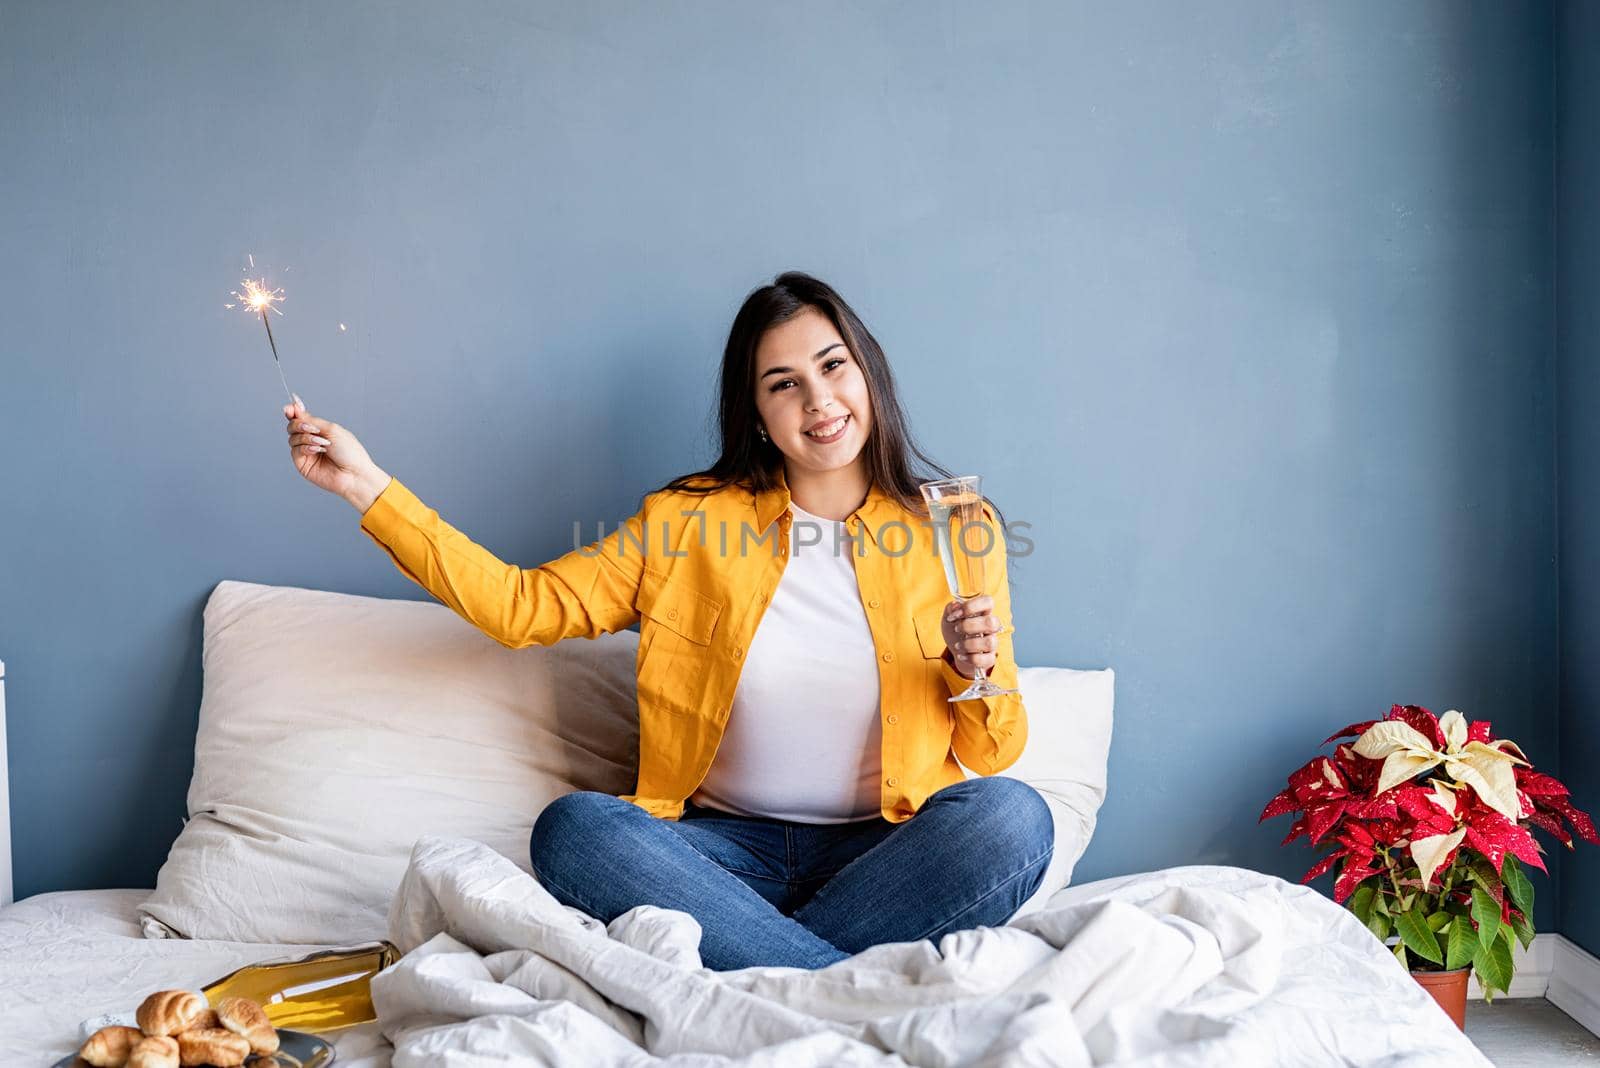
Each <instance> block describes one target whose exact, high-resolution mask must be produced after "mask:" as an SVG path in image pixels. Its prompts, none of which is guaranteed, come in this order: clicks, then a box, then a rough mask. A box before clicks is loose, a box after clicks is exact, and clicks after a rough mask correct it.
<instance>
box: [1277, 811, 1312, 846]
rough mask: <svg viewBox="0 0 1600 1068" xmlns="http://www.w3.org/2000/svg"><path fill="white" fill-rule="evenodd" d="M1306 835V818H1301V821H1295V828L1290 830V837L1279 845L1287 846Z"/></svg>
mask: <svg viewBox="0 0 1600 1068" xmlns="http://www.w3.org/2000/svg"><path fill="white" fill-rule="evenodd" d="M1305 833H1306V818H1305V817H1304V816H1301V817H1300V818H1299V819H1297V820H1295V821H1294V826H1292V827H1290V828H1289V834H1288V836H1287V837H1285V838H1284V840H1283V841H1281V842H1279V843H1278V844H1279V845H1281V846H1286V845H1288V844H1289V843H1290V842H1292V841H1294V840H1295V839H1296V838H1299V837H1300V836H1301V835H1302V834H1305Z"/></svg>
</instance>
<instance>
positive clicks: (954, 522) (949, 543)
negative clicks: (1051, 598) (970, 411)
mask: <svg viewBox="0 0 1600 1068" xmlns="http://www.w3.org/2000/svg"><path fill="white" fill-rule="evenodd" d="M921 489H922V499H923V500H925V501H926V502H927V503H928V517H929V518H930V519H931V520H932V521H933V541H934V545H935V546H936V547H937V548H938V550H939V563H940V564H941V565H943V567H944V578H945V582H946V583H947V584H948V585H949V587H950V595H951V596H952V597H954V598H955V599H956V600H958V601H962V602H965V601H969V600H971V599H972V598H974V597H977V596H980V595H981V594H982V593H983V587H984V561H985V560H986V559H987V557H988V555H989V554H990V553H991V552H1005V543H1004V542H1003V541H1002V540H1001V538H1000V535H999V534H998V533H997V532H996V531H995V530H994V528H993V527H991V526H990V525H989V522H988V520H986V519H985V518H984V517H983V494H982V493H981V492H980V491H979V479H978V476H977V475H963V476H961V477H960V478H947V479H941V480H940V481H938V482H925V483H923V484H922V486H921ZM1004 629H1005V624H1004V623H1001V624H1000V630H1004ZM1000 630H996V631H995V632H994V633H996V634H998V633H1000ZM976 670H977V674H976V675H975V676H973V679H972V685H971V686H968V687H967V688H966V689H965V690H963V691H962V692H961V693H958V694H956V695H955V696H954V697H952V698H950V700H951V701H970V700H972V699H974V698H979V697H999V696H1001V695H1002V694H1008V693H1016V692H1017V691H1016V690H1007V689H1003V688H1001V687H999V686H996V685H995V684H994V683H993V682H991V681H989V679H987V678H985V677H984V673H983V668H981V667H980V668H977V669H976Z"/></svg>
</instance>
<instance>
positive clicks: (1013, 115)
mask: <svg viewBox="0 0 1600 1068" xmlns="http://www.w3.org/2000/svg"><path fill="white" fill-rule="evenodd" d="M1550 32H1551V23H1550V12H1549V9H1548V8H1547V7H1546V6H1545V5H1510V4H1478V5H1471V6H1464V5H1462V4H1459V3H1455V2H1447V0H1441V2H1437V3H1408V4H1390V3H1386V2H1369V3H1349V4H1337V5H1328V4H1321V3H1290V4H1285V3H1280V2H1277V0H1257V2H1232V3H1221V4H1208V5H1185V4H1178V3H1129V4H1114V5H1113V4H1083V3H1080V4H1031V5H1020V4H1013V5H968V4H957V3H874V4H824V5H818V6H816V7H814V8H810V9H807V11H806V13H805V14H803V15H802V14H800V13H798V10H797V9H795V8H794V7H792V6H783V7H779V6H777V5H759V4H747V3H712V2H704V3H696V4H679V5H671V6H670V7H668V6H661V5H650V4H615V3H596V4H583V5H577V4H574V5H564V6H560V7H557V6H554V5H529V4H525V3H521V2H516V3H511V2H507V3H498V4H490V3H475V4H468V5H460V4H450V5H440V4H422V3H403V4H378V3H345V4H339V5H323V4H312V3H299V4H290V3H282V4H270V5H246V6H242V7H241V6H228V7H219V6H217V5H213V4H205V3H188V4H179V3H166V4H162V5H159V6H157V5H147V6H144V7H141V8H140V9H139V10H138V11H137V13H133V12H130V11H129V10H127V9H125V8H120V7H115V6H112V5H91V4H86V3H85V4H15V3H13V4H7V5H4V6H0V99H3V100H4V101H5V106H4V107H3V108H0V175H3V177H4V183H5V189H4V193H5V195H4V196H0V232H3V233H4V234H5V246H6V255H5V256H4V257H3V259H0V293H3V294H4V295H5V318H4V329H3V333H0V337H3V339H4V340H3V342H0V346H3V352H4V354H5V356H4V359H5V368H6V374H5V394H6V397H7V400H8V401H9V403H8V404H7V405H6V410H7V414H8V417H9V419H8V422H9V426H8V428H7V437H8V442H9V444H8V446H7V448H6V449H5V450H4V458H3V459H0V464H3V467H0V500H4V501H5V502H6V508H7V514H8V521H7V522H5V523H3V524H0V595H3V597H4V611H3V612H0V657H3V658H4V659H5V661H6V664H7V668H8V676H9V677H8V679H7V698H8V707H9V710H10V712H11V714H12V723H11V754H12V758H11V772H12V782H13V791H14V798H15V807H14V809H15V815H16V821H17V846H18V851H19V853H18V858H17V881H18V890H19V892H20V893H23V894H27V893H32V892H37V891H42V890H49V889H56V888H62V887H88V886H104V885H149V884H150V883H151V880H152V879H153V878H154V874H155V870H156V868H157V866H158V865H159V863H160V861H161V859H162V857H163V855H164V852H165V849H166V848H167V845H168V844H169V842H170V840H171V838H172V836H173V834H174V833H175V832H176V831H177V829H178V825H179V819H180V816H181V815H182V813H183V798H184V792H185V788H186V784H187V779H188V774H189V771H190V749H189V747H190V740H191V735H192V731H193V727H194V723H195V717H196V710H197V703H198V698H199V692H200V673H199V652H200V650H199V637H200V630H199V627H200V612H201V607H202V605H203V603H204V601H205V598H206V596H207V593H208V592H209V591H210V589H211V588H212V587H213V585H214V584H215V583H216V582H217V581H219V580H221V579H224V578H238V579H244V580H250V581H255V582H268V583H282V584H291V585H298V586H308V587H319V588H327V589H336V590H345V591H350V592H354V593H363V594H378V595H385V596H394V597H413V598H414V597H421V596H425V595H424V594H422V592H421V591H420V590H419V589H417V588H416V587H414V586H412V585H410V584H409V583H407V582H406V580H405V579H404V578H403V577H402V576H401V575H400V574H399V573H398V572H397V571H396V570H395V569H394V568H393V566H392V565H391V564H390V563H389V561H388V560H387V558H386V557H384V556H383V555H382V554H381V553H379V552H378V551H377V550H376V548H375V547H374V546H373V545H372V543H371V542H370V540H368V539H367V538H366V537H365V536H364V535H362V534H361V533H360V532H359V530H358V529H357V517H356V515H355V513H354V512H353V511H351V510H350V509H349V508H347V507H346V506H345V505H343V504H341V503H340V502H338V501H336V500H334V499H333V498H331V497H325V496H323V495H320V494H318V493H317V492H316V491H314V490H312V489H310V488H309V487H308V486H306V485H305V484H304V483H302V482H301V481H300V480H299V479H298V477H297V476H295V475H294V474H293V472H292V471H291V470H290V468H289V466H288V462H287V458H286V455H285V448H284V445H283V439H282V419H281V416H280V413H279V406H280V405H281V403H282V400H283V398H282V396H281V393H280V392H279V386H278V382H277V376H276V373H275V372H274V370H273V369H272V366H271V362H270V358H269V356H268V354H267V351H266V347H265V345H264V343H263V340H262V338H261V336H260V331H259V328H258V327H253V326H252V325H251V324H250V323H249V322H247V321H245V320H244V319H242V318H241V317H239V316H238V313H236V312H227V311H225V310H224V309H223V308H222V302H223V297H224V294H225V292H226V290H227V289H228V288H229V286H230V284H231V283H233V282H234V281H236V279H237V274H236V273H235V269H236V266H237V264H238V262H239V260H240V258H241V257H242V256H243V255H244V253H245V252H246V251H250V252H253V253H254V254H255V255H256V256H257V257H258V259H259V260H261V261H262V262H264V263H270V264H273V265H276V266H278V267H285V266H289V267H292V270H291V271H290V272H289V273H288V274H286V275H284V276H283V281H284V284H285V286H286V289H287V290H288V293H289V301H288V302H287V303H286V304H285V307H284V310H285V312H286V315H285V317H284V318H282V319H280V320H277V321H276V325H277V333H278V340H279V344H280V347H281V349H282V351H283V356H284V361H285V364H286V368H287V371H288V373H289V376H290V381H291V383H292V384H293V385H294V386H295V388H296V390H297V391H299V392H300V393H301V394H302V395H303V396H304V397H305V398H306V399H307V400H308V402H310V403H311V405H312V406H313V410H314V411H316V412H318V413H319V414H322V415H326V416H329V417H331V418H334V419H337V420H339V421H341V422H343V423H346V424H347V425H349V426H350V427H352V428H354V429H355V430H356V431H357V432H358V433H359V434H360V435H361V436H362V438H363V440H364V441H366V443H367V444H368V447H369V448H370V449H371V450H372V452H373V454H374V456H375V457H377V458H378V460H379V462H380V463H382V464H383V465H384V466H386V467H387V468H388V469H389V470H391V471H392V472H394V473H396V474H398V475H400V476H401V477H402V478H404V479H405V480H406V481H407V483H408V484H409V485H411V486H412V487H413V488H414V489H415V490H416V491H417V492H418V493H420V494H421V495H422V496H423V498H424V499H425V500H427V501H428V502H429V503H430V504H432V505H434V506H435V507H437V508H439V509H440V511H441V512H442V513H443V514H444V515H445V516H446V518H448V519H450V520H451V521H452V522H455V523H456V524H457V525H459V526H461V527H462V528H463V529H465V530H466V531H468V532H469V533H470V534H471V535H472V536H473V537H475V538H476V539H478V540H479V541H480V542H482V543H484V544H486V545H487V546H489V547H490V548H491V549H493V550H495V551H496V552H498V553H500V554H501V555H502V556H504V557H506V558H507V559H513V560H517V561H519V562H523V563H526V564H529V565H531V564H534V563H538V562H540V561H543V560H546V559H549V558H551V557H553V556H554V555H556V554H558V553H560V552H562V551H564V550H565V549H566V548H568V547H569V546H570V545H571V524H572V521H573V520H574V519H575V518H576V519H582V520H584V521H585V522H593V521H594V520H597V519H601V518H604V519H607V520H615V519H617V518H619V517H621V516H623V515H626V514H628V513H630V512H631V511H632V509H633V508H634V506H635V505H636V504H637V501H638V498H639V494H640V493H641V492H643V491H644V490H645V489H647V488H649V487H650V486H652V485H654V484H657V483H659V482H661V481H664V480H665V479H666V478H667V477H669V476H671V475H673V474H676V473H679V472H681V471H685V470H689V469H691V468H693V467H696V466H699V465H700V464H701V463H702V462H704V461H705V460H706V459H707V458H708V456H709V452H708V428H709V424H708V413H709V410H710V396H711V387H712V382H713V378H714V374H715V368H716V362H717V358H718V355H719V352H720V346H721V343H722V341H723V339H724V337H725V334H726V330H727V327H728V324H729V322H730V320H731V318H732V315H733V312H734V310H735V309H736V307H737V306H738V303H739V301H740V300H741V299H742V297H743V296H744V294H745V293H746V292H747V291H748V290H749V289H750V288H751V287H753V286H755V285H756V284H758V283H760V282H762V281H764V280H765V279H767V278H769V277H770V276H771V275H772V274H774V273H775V272H777V271H779V270H781V269H784V268H788V267H801V268H804V269H808V270H811V271H813V272H816V273H818V274H820V275H822V276H823V277H825V278H828V279H829V280H831V281H832V282H834V284H835V285H837V286H838V287H839V288H840V289H841V291H842V292H843V293H844V294H845V295H846V297H847V298H848V299H850V300H851V301H853V302H854V303H855V304H856V305H857V307H858V309H859V310H860V311H861V312H862V314H863V315H864V316H865V318H866V319H867V321H868V323H869V324H870V325H871V326H872V327H873V328H874V330H875V331H876V332H877V334H878V336H879V338H880V339H881V340H882V341H883V343H884V345H885V347H886V348H887V350H888V352H889V354H890V357H891V359H892V360H893V361H894V363H895V366H896V368H897V371H898V374H899V376H900V378H901V380H902V382H903V385H904V391H905V395H906V400H907V403H908V407H909V410H910V412H911V415H912V418H913V420H914V425H915V427H916V428H917V430H918V431H919V433H920V436H921V437H922V438H923V440H924V441H925V442H926V443H927V445H928V446H929V447H930V449H931V451H932V453H933V454H934V455H935V456H937V457H939V458H940V459H941V460H942V461H943V462H944V463H946V464H947V465H949V466H951V467H955V468H960V469H962V470H965V471H978V472H982V473H983V474H985V475H986V476H988V479H989V484H988V488H989V489H990V490H991V491H992V493H993V495H994V496H995V497H996V498H997V499H998V500H999V501H1000V502H1001V504H1002V506H1003V507H1004V508H1005V509H1006V510H1007V512H1008V514H1009V515H1010V516H1011V517H1012V518H1015V519H1023V520H1027V521H1029V522H1031V523H1032V524H1034V530H1033V531H1032V536H1033V538H1034V541H1035V544H1036V548H1035V551H1034V553H1033V555H1032V556H1031V557H1029V558H1028V559H1026V560H1023V561H1019V562H1017V563H1015V564H1013V569H1012V574H1013V579H1014V581H1015V593H1014V599H1015V610H1016V616H1017V621H1018V624H1019V632H1018V635H1017V649H1018V654H1019V658H1020V659H1021V660H1022V661H1023V662H1024V663H1029V664H1057V665H1066V666H1077V667H1090V666H1101V665H1106V664H1110V665H1112V666H1114V667H1116V668H1117V670H1118V682H1119V694H1118V698H1119V700H1118V713H1117V715H1118V721H1117V728H1116V738H1115V744H1114V752H1113V757H1112V766H1111V769H1110V781H1111V795H1110V797H1109V798H1108V800H1107V802H1106V805H1105V809H1104V811H1103V813H1102V818H1101V823H1100V829H1099V832H1098V835H1097V837H1096V839H1095V841H1094V843H1093V844H1092V846H1091V847H1090V849H1089V852H1088V855H1087V856H1086V857H1085V858H1084V860H1083V862H1082V864H1081V865H1080V867H1079V869H1078V871H1079V877H1080V878H1081V879H1085V880H1087V879H1092V878H1099V877H1103V876H1107V875H1112V874H1116V873H1120V872H1127V871H1137V870H1144V869H1151V868H1157V867H1161V866H1165V865H1171V864H1181V863H1231V864H1243V865H1248V866H1252V867H1259V868H1263V869H1266V870H1269V871H1275V872H1278V873H1280V874H1284V875H1287V876H1290V877H1298V875H1299V874H1300V873H1301V872H1302V871H1303V870H1304V869H1305V868H1306V867H1308V866H1309V864H1310V862H1311V859H1312V856H1311V854H1310V852H1309V851H1308V850H1306V849H1305V848H1304V847H1303V846H1297V847H1296V848H1294V849H1292V850H1280V849H1279V848H1278V846H1277V842H1278V840H1279V839H1280V838H1281V837H1282V835H1283V833H1284V831H1285V830H1286V827H1285V825H1284V824H1285V823H1286V821H1282V820H1280V821H1277V822H1275V823H1273V824H1269V825H1267V826H1266V827H1258V826H1257V825H1256V823H1255V817H1256V815H1257V814H1258V813H1259V811H1260V808H1261V806H1262V805H1263V804H1264V803H1265V801H1266V800H1267V798H1268V797H1270V796H1271V795H1272V794H1273V793H1274V792H1275V791H1276V790H1277V789H1278V788H1279V787H1280V786H1281V784H1282V780H1283V777H1284V775H1286V774H1287V772H1288V771H1290V770H1291V769H1292V768H1293V767H1295V766H1297V765H1298V764H1299V763H1300V762H1302V761H1304V760H1306V759H1307V758H1308V757H1309V756H1310V755H1311V754H1312V753H1313V752H1314V751H1315V747H1316V743H1317V742H1319V741H1320V740H1321V739H1322V738H1323V737H1324V736H1325V735H1326V734H1327V732H1328V731H1330V730H1332V729H1334V728H1335V727H1337V726H1339V725H1342V724H1344V723H1346V722H1349V721H1351V720H1355V719H1359V718H1364V717H1367V716H1371V715H1375V714H1379V713H1381V712H1382V711H1383V710H1385V709H1386V708H1387V707H1388V706H1389V704H1390V703H1392V702H1394V701H1409V702H1417V703H1422V704H1426V705H1429V706H1430V707H1434V708H1435V709H1437V710H1441V711H1442V710H1443V709H1446V708H1450V707H1459V708H1461V709H1463V710H1465V711H1467V712H1468V713H1470V714H1472V715H1473V716H1478V717H1485V716H1486V717H1490V718H1492V719H1493V720H1494V721H1495V724H1496V726H1497V728H1498V729H1500V730H1501V731H1502V732H1503V733H1505V734H1508V735H1511V736H1513V737H1515V738H1517V739H1518V740H1519V741H1521V742H1522V743H1523V744H1524V746H1525V747H1526V748H1527V750H1528V751H1529V752H1530V753H1531V754H1532V755H1533V756H1534V758H1535V759H1536V760H1539V761H1542V762H1553V761H1554V760H1555V759H1556V751H1555V745H1556V716H1555V713H1554V702H1555V698H1556V682H1557V670H1556V659H1555V658H1556V631H1555V620H1556V601H1555V597H1556V572H1555V565H1554V553H1555V545H1556V541H1555V527H1554V521H1555V518H1554V517H1555V509H1554V503H1555V502H1554V493H1555V488H1554V483H1553V463H1554V441H1553V426H1552V413H1553V390H1552V382H1553V377H1552V376H1553V363H1552V346H1551V323H1552V316H1553V310H1552V309H1553V301H1552V279H1551V270H1550V265H1551V261H1552V245H1551V240H1550V227H1549V220H1550V216H1551V210H1552V193H1551V183H1550V159H1551V149H1552V143H1551V142H1552V122H1551V117H1550V107H1549V104H1550V95H1551V92H1550V84H1551V64H1550V53H1551V43H1550ZM341 321H342V322H345V323H346V324H347V325H348V327H349V329H348V331H347V332H346V333H343V334H341V333H340V332H339V331H338V329H337V325H336V324H337V323H338V322H341ZM964 376H965V377H964ZM293 696H294V680H293V679H292V678H286V679H285V690H284V697H285V700H292V699H293ZM1539 885H1540V888H1541V899H1540V908H1539V922H1540V924H1541V926H1546V925H1548V924H1549V923H1551V922H1552V921H1553V917H1554V913H1553V912H1552V911H1550V910H1551V906H1552V904H1553V894H1551V893H1546V892H1544V888H1545V884H1543V883H1540V884H1539Z"/></svg>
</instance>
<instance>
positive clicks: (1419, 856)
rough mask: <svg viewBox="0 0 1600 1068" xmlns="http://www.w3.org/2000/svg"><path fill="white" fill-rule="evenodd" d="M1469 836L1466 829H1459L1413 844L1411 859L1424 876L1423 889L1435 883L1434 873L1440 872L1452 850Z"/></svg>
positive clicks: (1422, 839) (1418, 840)
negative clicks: (1440, 867) (1440, 866)
mask: <svg viewBox="0 0 1600 1068" xmlns="http://www.w3.org/2000/svg"><path fill="white" fill-rule="evenodd" d="M1466 835H1467V829H1466V828H1465V827H1457V828H1456V829H1455V830H1453V831H1451V832H1450V833H1449V834H1436V835H1433V836H1431V837H1428V838H1418V839H1417V840H1416V841H1415V842H1412V843H1411V859H1413V860H1415V861H1416V862H1417V871H1418V872H1419V873H1420V874H1421V875H1422V888H1423V889H1424V890H1426V889H1427V888H1428V884H1429V883H1430V882H1432V881H1433V873H1434V872H1436V871H1438V870H1439V865H1441V864H1443V863H1444V858H1445V857H1447V856H1449V855H1450V850H1452V849H1454V848H1455V847H1456V846H1458V845H1460V844H1461V839H1463V838H1465V837H1466Z"/></svg>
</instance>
